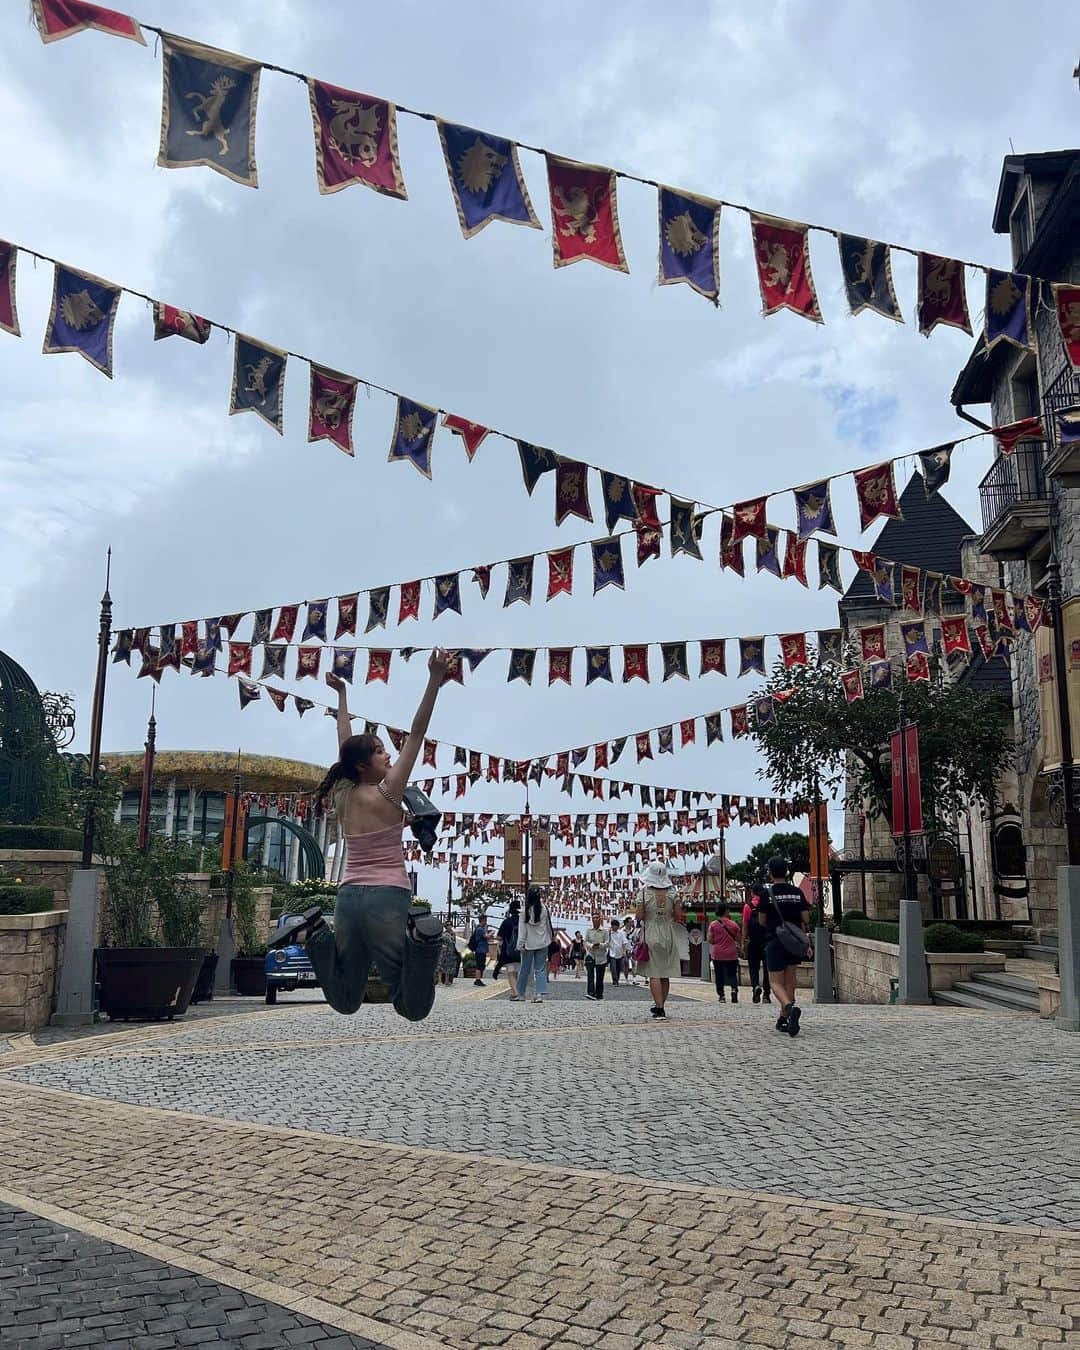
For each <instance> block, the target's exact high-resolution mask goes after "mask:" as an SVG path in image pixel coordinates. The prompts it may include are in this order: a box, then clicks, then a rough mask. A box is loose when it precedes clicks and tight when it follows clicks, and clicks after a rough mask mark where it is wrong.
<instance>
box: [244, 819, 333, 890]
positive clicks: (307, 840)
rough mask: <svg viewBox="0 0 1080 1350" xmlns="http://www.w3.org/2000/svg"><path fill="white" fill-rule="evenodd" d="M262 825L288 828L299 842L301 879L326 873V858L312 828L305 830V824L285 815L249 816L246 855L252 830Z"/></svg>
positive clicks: (245, 839)
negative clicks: (298, 823)
mask: <svg viewBox="0 0 1080 1350" xmlns="http://www.w3.org/2000/svg"><path fill="white" fill-rule="evenodd" d="M260 825H280V826H281V828H282V829H283V830H286V831H287V832H288V833H289V834H291V835H292V836H293V837H294V838H295V839H296V840H297V841H298V842H299V845H300V866H299V868H298V872H299V876H300V880H301V881H303V880H304V879H305V878H306V877H322V876H324V875H325V873H326V858H325V856H324V854H323V851H322V849H321V848H320V847H319V845H318V843H317V842H316V839H315V836H314V835H313V834H312V833H311V831H310V830H305V829H304V827H303V825H297V823H296V821H295V820H289V819H287V818H286V817H284V816H249V817H248V823H247V829H246V830H245V832H244V853H245V856H246V854H247V846H248V840H249V839H250V837H251V831H252V830H255V829H258V827H259V826H260Z"/></svg>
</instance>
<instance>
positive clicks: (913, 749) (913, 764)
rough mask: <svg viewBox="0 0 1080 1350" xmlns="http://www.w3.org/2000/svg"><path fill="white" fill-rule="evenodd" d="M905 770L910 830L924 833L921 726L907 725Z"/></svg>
mask: <svg viewBox="0 0 1080 1350" xmlns="http://www.w3.org/2000/svg"><path fill="white" fill-rule="evenodd" d="M904 750H905V755H904V770H905V772H906V774H907V796H908V830H909V831H910V832H911V833H912V834H922V832H923V821H922V775H921V774H920V772H919V728H918V727H907V728H906V729H905V733H904Z"/></svg>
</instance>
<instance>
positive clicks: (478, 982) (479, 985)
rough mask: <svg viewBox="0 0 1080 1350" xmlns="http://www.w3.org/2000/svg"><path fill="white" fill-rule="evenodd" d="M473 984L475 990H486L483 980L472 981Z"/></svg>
mask: <svg viewBox="0 0 1080 1350" xmlns="http://www.w3.org/2000/svg"><path fill="white" fill-rule="evenodd" d="M473 984H475V985H476V987H477V989H484V988H486V985H485V984H484V981H483V980H473Z"/></svg>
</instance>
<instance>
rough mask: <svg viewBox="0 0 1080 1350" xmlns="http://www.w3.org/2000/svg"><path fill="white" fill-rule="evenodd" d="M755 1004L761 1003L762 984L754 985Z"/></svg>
mask: <svg viewBox="0 0 1080 1350" xmlns="http://www.w3.org/2000/svg"><path fill="white" fill-rule="evenodd" d="M754 1002H755V1003H760V1002H761V985H760V984H755V985H754Z"/></svg>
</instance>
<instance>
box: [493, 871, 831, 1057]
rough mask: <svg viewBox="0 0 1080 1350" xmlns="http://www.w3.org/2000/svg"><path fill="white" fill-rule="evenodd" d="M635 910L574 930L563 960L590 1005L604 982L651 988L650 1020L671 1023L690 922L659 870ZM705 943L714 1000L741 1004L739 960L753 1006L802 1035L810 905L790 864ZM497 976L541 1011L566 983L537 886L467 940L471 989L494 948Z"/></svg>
mask: <svg viewBox="0 0 1080 1350" xmlns="http://www.w3.org/2000/svg"><path fill="white" fill-rule="evenodd" d="M639 883H640V890H639V892H638V897H637V902H636V904H635V906H634V908H633V910H632V912H631V913H629V914H627V915H626V916H625V917H624V918H622V919H611V920H609V921H608V922H607V923H606V924H605V922H604V919H603V916H602V915H601V914H600V913H599V911H597V912H596V913H594V914H593V915H592V923H591V927H589V928H588V929H586V930H584V931H581V930H578V931H575V933H574V935H573V938H572V939H571V940H570V944H569V948H568V950H567V951H566V953H565V961H566V964H567V966H568V967H569V970H570V972H571V975H572V977H573V978H574V979H575V980H582V979H584V982H585V998H586V999H588V1000H589V1001H590V1002H594V1003H599V1002H602V1001H603V998H604V986H605V983H606V984H607V985H608V987H609V988H612V989H617V988H618V987H619V985H620V984H622V985H624V986H628V985H629V986H633V985H637V984H639V983H641V984H647V985H648V988H649V992H650V994H651V995H652V1000H653V1003H652V1007H651V1009H650V1010H649V1011H650V1016H652V1017H653V1018H655V1019H662V1018H666V1017H667V1008H666V1005H667V1001H668V998H669V996H670V993H671V981H672V979H673V978H675V977H676V976H678V975H680V974H681V973H682V955H681V952H680V941H679V939H680V936H682V937H683V938H685V927H684V924H685V919H686V914H685V910H684V908H683V905H682V902H681V900H680V898H679V895H678V893H677V891H676V888H675V882H674V880H673V879H672V877H671V874H670V873H669V872H668V870H667V868H666V867H665V866H664V864H663V863H661V862H652V863H650V864H649V865H648V866H647V867H646V868H645V870H644V871H643V872H642V874H641V876H640V878H639ZM715 915H716V917H715V918H714V919H713V920H712V922H711V923H709V925H708V928H707V930H706V932H705V935H704V939H705V942H706V943H707V944H708V948H709V959H710V961H711V963H712V972H713V979H714V981H715V986H716V995H717V998H718V1000H719V1001H720V1002H721V1003H725V1002H726V1001H727V999H728V997H729V995H730V999H731V1002H732V1003H737V1002H738V1001H739V987H740V978H739V962H740V958H745V960H746V963H747V967H748V971H749V976H750V986H751V993H752V998H753V1001H754V1003H762V1002H764V1003H772V1002H773V1000H774V998H775V1001H776V1002H777V1004H778V1005H779V1016H778V1018H777V1021H776V1028H777V1030H778V1031H785V1032H787V1034H788V1035H790V1036H797V1035H798V1034H799V1023H800V1019H801V1016H802V1010H801V1009H800V1007H799V1005H798V1004H797V1003H796V1001H795V983H796V972H797V968H798V966H799V964H800V963H801V962H802V961H803V960H805V959H807V958H808V957H809V955H810V945H809V920H810V913H809V906H808V903H807V901H806V898H805V896H804V895H803V893H802V891H800V890H799V889H798V887H796V886H794V885H792V884H791V882H790V881H789V879H788V867H787V864H786V862H785V861H784V860H783V859H782V858H773V859H772V860H771V862H770V863H769V867H768V872H767V875H766V877H765V878H764V879H763V881H762V883H761V884H760V885H758V886H756V887H754V888H753V890H752V891H751V893H750V895H749V898H748V899H747V901H746V902H745V904H744V905H743V906H742V910H741V914H740V915H739V918H738V919H736V918H735V917H733V916H732V912H731V907H730V906H729V905H728V904H727V903H726V902H720V903H719V904H717V905H716V907H715ZM493 946H494V947H495V952H496V955H495V964H494V967H493V970H492V978H493V979H494V980H496V981H497V980H498V979H499V978H500V976H502V975H505V977H506V982H507V986H508V988H509V991H510V1000H511V1002H513V1003H520V1002H523V1001H525V1000H527V999H528V997H529V989H530V983H531V986H532V1002H533V1003H543V1001H544V996H545V994H546V993H547V990H548V982H549V980H555V979H558V977H559V974H560V971H561V969H562V965H563V960H564V952H563V946H562V944H561V943H560V941H559V939H558V937H557V936H556V933H555V927H554V923H553V921H552V917H551V912H550V910H549V908H548V906H547V904H546V902H545V900H544V898H543V891H542V889H541V887H539V886H535V885H533V886H529V887H528V890H527V892H526V897H525V903H524V906H523V905H522V903H521V901H520V900H516V899H515V900H512V901H511V902H510V904H509V906H508V907H507V912H506V916H505V918H503V920H502V922H501V923H500V924H499V926H498V928H497V929H496V930H495V931H494V932H493V931H492V930H491V928H490V927H489V925H488V916H487V915H486V914H481V915H480V916H479V917H478V919H477V921H476V925H475V927H474V928H473V930H472V932H471V933H470V935H469V939H468V948H469V950H470V951H471V952H472V953H473V957H474V959H475V962H476V973H475V976H474V980H473V983H474V984H475V985H476V986H477V987H478V988H483V987H485V980H484V973H485V970H486V968H487V962H488V958H489V956H490V954H491V950H492V947H493Z"/></svg>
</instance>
